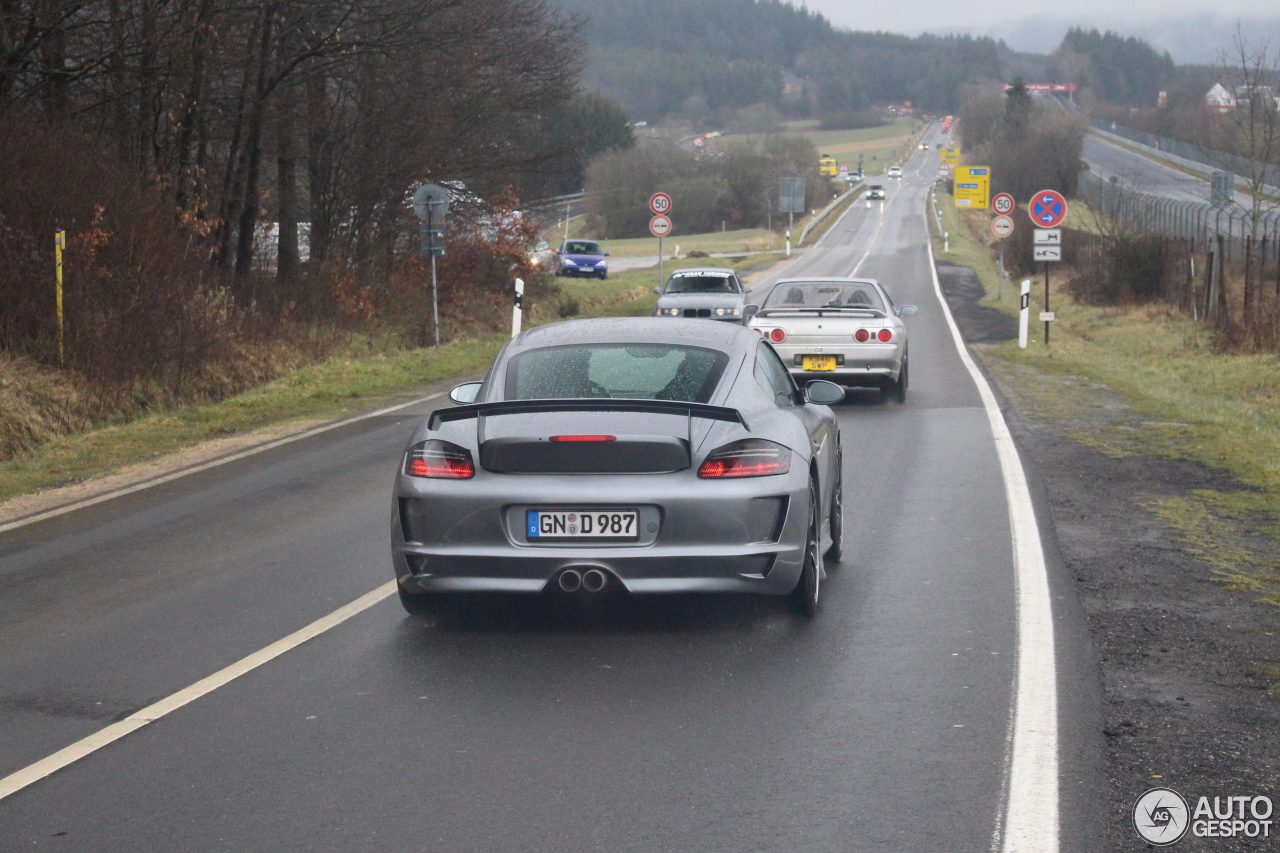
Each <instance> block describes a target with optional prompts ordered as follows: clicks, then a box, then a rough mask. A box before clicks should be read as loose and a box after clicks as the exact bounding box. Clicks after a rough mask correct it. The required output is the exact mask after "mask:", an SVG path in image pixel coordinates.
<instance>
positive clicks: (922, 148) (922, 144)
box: [920, 142, 929, 151]
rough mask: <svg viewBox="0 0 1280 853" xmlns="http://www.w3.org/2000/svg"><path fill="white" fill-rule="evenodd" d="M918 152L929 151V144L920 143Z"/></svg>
mask: <svg viewBox="0 0 1280 853" xmlns="http://www.w3.org/2000/svg"><path fill="white" fill-rule="evenodd" d="M920 150H921V151H928V150H929V143H927V142H921V143H920Z"/></svg>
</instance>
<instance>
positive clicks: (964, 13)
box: [792, 0, 1280, 63]
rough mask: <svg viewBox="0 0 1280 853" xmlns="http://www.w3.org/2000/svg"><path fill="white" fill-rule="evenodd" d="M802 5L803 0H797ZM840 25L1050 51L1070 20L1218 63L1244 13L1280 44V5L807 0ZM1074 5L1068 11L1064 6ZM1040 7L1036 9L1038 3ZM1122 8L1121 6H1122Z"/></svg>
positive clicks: (1266, 1)
mask: <svg viewBox="0 0 1280 853" xmlns="http://www.w3.org/2000/svg"><path fill="white" fill-rule="evenodd" d="M792 2H794V3H796V5H800V0H792ZM805 5H807V6H808V8H810V9H813V10H815V11H818V12H821V13H822V14H823V15H825V16H826V17H827V19H828V20H830V21H831V22H832V23H833V24H834V25H836V26H837V27H844V28H847V29H857V30H887V31H889V32H897V33H906V34H908V35H915V34H917V33H920V32H939V33H940V32H958V31H965V32H973V33H977V34H986V35H991V36H993V37H995V38H1002V39H1004V40H1005V41H1006V42H1008V44H1009V46H1010V47H1013V48H1014V49H1016V50H1027V51H1033V52H1036V53H1047V52H1049V51H1050V50H1052V49H1053V48H1054V47H1056V46H1057V44H1058V43H1059V42H1060V41H1061V40H1062V36H1063V34H1064V33H1066V31H1067V29H1068V28H1069V27H1071V26H1085V27H1096V28H1097V29H1100V30H1107V29H1111V30H1115V31H1116V32H1119V33H1121V34H1123V35H1133V36H1138V37H1139V38H1144V39H1146V40H1147V41H1149V42H1151V43H1152V45H1153V46H1155V47H1156V48H1157V49H1159V50H1162V51H1164V50H1167V51H1169V52H1170V53H1171V54H1172V55H1173V58H1174V59H1175V60H1177V61H1179V62H1209V63H1212V62H1213V61H1214V60H1215V58H1216V57H1217V55H1218V53H1219V52H1220V51H1221V50H1222V49H1224V48H1227V47H1229V46H1230V41H1231V33H1232V31H1233V30H1234V29H1235V22H1236V20H1237V19H1238V18H1243V19H1245V22H1246V27H1245V29H1246V32H1247V33H1252V34H1256V35H1258V36H1260V37H1268V38H1269V39H1270V42H1271V47H1272V49H1273V50H1274V49H1280V5H1278V4H1275V3H1274V0H1216V2H1206V0H1127V2H1123V3H1117V2H1116V0H1071V2H1069V3H1061V4H1059V5H1057V6H1056V7H1055V5H1054V4H1050V3H1040V4H1037V5H1036V6H1035V7H1032V6H1030V5H1026V6H1023V7H1022V10H1025V11H1026V12H1028V13H1029V14H1019V11H1018V6H1016V5H1014V4H1011V3H1007V2H1000V3H997V2H988V3H965V4H960V3H940V2H937V0H896V1H895V2H893V3H867V2H863V3H851V2H849V0H807V3H806V4H805ZM1062 9H1066V10H1069V11H1068V12H1066V13H1065V14H1063V13H1062V12H1061V11H1060V10H1062ZM1033 10H1034V11H1033ZM1117 10H1122V11H1120V12H1117ZM1262 15H1265V16H1267V20H1262V21H1260V20H1259V16H1262Z"/></svg>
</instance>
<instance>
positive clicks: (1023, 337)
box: [1018, 278, 1031, 349]
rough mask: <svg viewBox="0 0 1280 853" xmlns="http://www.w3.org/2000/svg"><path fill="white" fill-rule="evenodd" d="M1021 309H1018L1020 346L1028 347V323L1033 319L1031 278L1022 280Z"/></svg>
mask: <svg viewBox="0 0 1280 853" xmlns="http://www.w3.org/2000/svg"><path fill="white" fill-rule="evenodd" d="M1021 300H1022V302H1021V310H1019V311H1018V346H1019V347H1021V348H1022V349H1026V348H1027V324H1028V323H1029V322H1030V321H1031V279H1029V278H1024V279H1023V280H1022V297H1021Z"/></svg>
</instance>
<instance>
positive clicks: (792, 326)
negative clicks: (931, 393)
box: [746, 278, 916, 402]
mask: <svg viewBox="0 0 1280 853" xmlns="http://www.w3.org/2000/svg"><path fill="white" fill-rule="evenodd" d="M915 313H916V306H914V305H894V304H893V300H892V299H891V298H890V297H889V294H888V292H887V291H886V290H885V289H884V287H883V286H881V284H880V282H878V281H876V280H875V279H871V278H803V279H801V278H784V279H782V280H781V281H779V282H778V283H777V284H775V285H774V286H773V287H772V288H771V289H770V290H769V292H768V293H767V294H766V295H765V297H764V299H762V300H761V301H760V304H759V305H748V306H747V308H746V314H747V326H748V328H751V329H754V330H755V331H756V332H758V333H759V334H760V335H761V337H763V338H764V339H765V340H767V341H768V342H769V343H770V344H772V345H773V348H774V350H776V351H777V353H778V355H779V356H781V358H782V360H783V362H784V363H785V364H786V365H787V370H789V371H791V374H792V375H793V376H794V377H795V378H796V379H797V380H798V381H805V380H811V379H828V380H830V381H832V382H835V383H838V384H840V385H845V386H849V387H855V386H859V385H864V386H865V385H869V386H872V387H876V388H879V389H880V390H881V392H883V393H885V394H891V395H892V396H894V397H895V398H896V399H897V400H898V401H899V402H903V401H905V400H906V397H907V384H908V381H909V378H910V374H909V370H908V366H909V361H910V358H909V356H910V351H909V349H908V347H907V324H906V323H904V322H903V320H902V318H904V317H913V316H915Z"/></svg>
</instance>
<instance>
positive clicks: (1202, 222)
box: [1076, 172, 1280, 258]
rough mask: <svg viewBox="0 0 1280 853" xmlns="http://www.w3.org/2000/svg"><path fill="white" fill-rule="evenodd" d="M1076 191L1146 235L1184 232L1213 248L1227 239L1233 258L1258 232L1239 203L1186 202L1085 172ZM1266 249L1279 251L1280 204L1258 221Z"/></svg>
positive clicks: (1198, 243)
mask: <svg viewBox="0 0 1280 853" xmlns="http://www.w3.org/2000/svg"><path fill="white" fill-rule="evenodd" d="M1076 195H1077V196H1078V197H1079V198H1081V199H1083V200H1084V201H1085V202H1086V203H1087V204H1088V205H1089V207H1091V208H1092V209H1093V210H1095V211H1097V212H1098V213H1099V214H1101V215H1102V216H1104V217H1105V218H1107V219H1109V220H1111V221H1112V222H1115V223H1116V224H1118V225H1120V226H1123V227H1126V228H1131V229H1134V230H1137V231H1141V232H1144V233H1147V234H1158V235H1162V236H1166V237H1183V238H1186V239H1188V240H1191V241H1192V242H1193V243H1194V245H1195V246H1196V248H1197V250H1202V249H1209V248H1212V247H1213V244H1215V243H1217V242H1218V238H1219V237H1221V238H1222V249H1223V251H1224V252H1225V253H1226V254H1227V257H1228V258H1231V257H1242V256H1243V255H1244V252H1245V246H1246V240H1247V239H1248V238H1250V237H1252V235H1253V216H1252V213H1251V212H1250V211H1249V210H1246V209H1245V208H1243V207H1240V206H1239V205H1238V204H1234V203H1233V204H1227V205H1212V204H1209V202H1207V201H1183V200H1179V199H1174V198H1169V197H1167V196H1162V195H1156V194H1154V193H1148V192H1143V191H1141V190H1134V189H1130V188H1128V187H1125V186H1123V185H1121V184H1119V183H1112V182H1111V181H1108V180H1106V179H1104V178H1101V177H1099V176H1097V175H1095V174H1093V173H1092V172H1082V173H1081V174H1080V180H1079V183H1078V185H1077V187H1076ZM1258 225H1259V227H1258V239H1259V240H1260V241H1261V242H1262V251H1263V252H1264V253H1266V254H1268V255H1275V253H1276V252H1277V251H1280V209H1273V210H1268V211H1265V212H1264V213H1263V214H1262V215H1261V216H1260V217H1259V222H1258Z"/></svg>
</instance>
